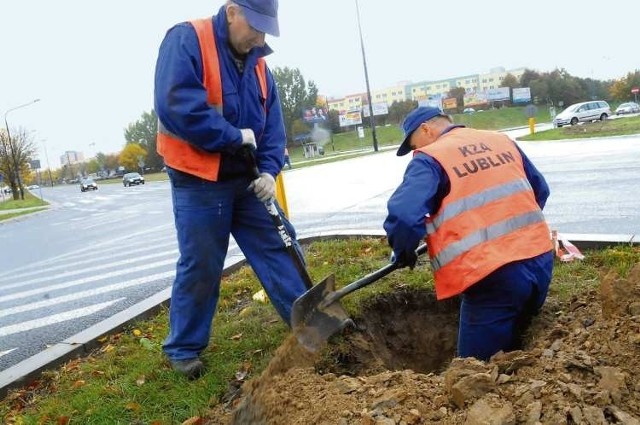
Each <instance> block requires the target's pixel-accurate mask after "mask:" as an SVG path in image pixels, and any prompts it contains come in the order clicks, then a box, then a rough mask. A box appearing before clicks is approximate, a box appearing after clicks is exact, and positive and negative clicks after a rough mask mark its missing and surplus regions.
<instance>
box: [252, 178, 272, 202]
mask: <svg viewBox="0 0 640 425" xmlns="http://www.w3.org/2000/svg"><path fill="white" fill-rule="evenodd" d="M249 189H252V190H253V192H254V193H255V194H256V196H257V197H258V199H259V200H260V202H267V201H269V200H270V199H273V197H274V196H275V194H276V181H275V179H274V178H273V176H272V175H271V174H269V173H260V177H258V178H257V179H255V180H254V181H252V182H251V184H250V185H249Z"/></svg>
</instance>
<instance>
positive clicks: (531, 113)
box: [524, 105, 538, 118]
mask: <svg viewBox="0 0 640 425" xmlns="http://www.w3.org/2000/svg"><path fill="white" fill-rule="evenodd" d="M524 113H525V114H526V115H527V118H533V117H535V116H536V114H537V113H538V108H536V106H535V105H527V107H526V108H524Z"/></svg>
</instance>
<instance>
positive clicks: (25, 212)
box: [0, 208, 46, 221]
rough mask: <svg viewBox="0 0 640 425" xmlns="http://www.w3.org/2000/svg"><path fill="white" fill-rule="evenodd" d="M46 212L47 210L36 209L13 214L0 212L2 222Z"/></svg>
mask: <svg viewBox="0 0 640 425" xmlns="http://www.w3.org/2000/svg"><path fill="white" fill-rule="evenodd" d="M44 210H46V208H34V209H32V210H27V211H19V212H12V213H3V212H2V211H0V221H4V220H9V219H10V218H15V217H20V216H22V215H28V214H32V213H36V212H40V211H44Z"/></svg>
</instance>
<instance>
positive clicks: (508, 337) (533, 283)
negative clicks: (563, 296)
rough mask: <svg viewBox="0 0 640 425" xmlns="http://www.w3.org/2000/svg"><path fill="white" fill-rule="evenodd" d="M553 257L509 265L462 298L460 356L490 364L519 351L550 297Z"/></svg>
mask: <svg viewBox="0 0 640 425" xmlns="http://www.w3.org/2000/svg"><path fill="white" fill-rule="evenodd" d="M552 272H553V253H551V252H548V253H545V254H542V255H538V256H536V257H533V258H530V259H527V260H521V261H516V262H513V263H509V264H506V265H504V266H502V267H500V268H499V269H497V270H496V271H494V272H493V273H491V274H490V275H489V276H487V277H486V278H484V279H482V280H481V281H479V282H477V283H476V284H474V285H473V286H471V287H469V288H468V289H467V290H466V291H465V292H464V293H463V294H462V296H461V298H462V303H461V305H460V327H459V330H458V356H459V357H475V358H478V359H480V360H488V359H489V358H490V357H491V356H492V355H494V354H495V353H497V352H498V351H500V350H503V351H505V352H506V351H513V350H517V349H520V348H521V347H520V345H521V342H522V341H521V340H522V335H523V333H524V331H526V329H527V328H528V326H529V324H530V323H531V319H532V318H533V316H535V315H536V314H537V313H538V312H539V310H540V308H541V307H542V305H543V304H544V301H545V299H546V297H547V291H548V290H549V283H551V275H552Z"/></svg>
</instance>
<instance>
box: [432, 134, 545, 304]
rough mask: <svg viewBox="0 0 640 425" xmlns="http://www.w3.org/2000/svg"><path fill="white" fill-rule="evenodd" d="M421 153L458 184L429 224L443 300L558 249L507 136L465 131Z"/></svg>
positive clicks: (438, 295) (435, 273)
mask: <svg viewBox="0 0 640 425" xmlns="http://www.w3.org/2000/svg"><path fill="white" fill-rule="evenodd" d="M420 151H423V152H425V153H427V154H428V155H430V156H432V157H433V158H435V159H436V160H437V161H438V162H439V163H440V164H441V165H442V167H443V169H444V170H445V172H446V173H447V175H448V177H449V180H450V183H451V190H450V193H449V194H448V195H447V196H445V198H444V199H443V201H442V205H441V206H440V209H439V210H438V211H437V213H436V214H434V215H433V216H431V217H428V218H427V223H426V230H427V238H426V239H427V244H428V247H429V256H430V259H431V264H432V267H433V271H434V277H435V288H436V295H437V298H438V299H443V298H448V297H451V296H454V295H457V294H460V293H462V292H464V290H465V289H466V288H468V287H469V286H471V285H473V284H474V283H476V282H478V281H479V280H481V279H483V278H484V277H486V276H487V275H489V274H490V273H492V272H493V271H495V270H496V269H497V268H499V267H501V266H503V265H505V264H507V263H510V262H513V261H518V260H522V259H526V258H531V257H534V256H536V255H539V254H542V253H544V252H547V251H549V250H550V249H551V242H550V237H549V229H548V227H547V224H546V222H545V219H544V215H543V214H542V211H541V210H540V208H539V206H538V204H537V203H536V201H535V195H534V193H533V190H532V188H531V185H530V184H529V181H528V180H527V178H526V174H525V172H524V166H523V164H522V157H521V155H520V153H519V152H518V150H517V148H516V147H515V145H514V143H513V142H511V141H510V140H509V139H508V138H507V137H506V136H503V135H500V134H497V133H492V132H482V131H478V130H472V129H465V128H460V129H456V130H454V131H452V132H450V133H447V134H446V135H444V136H442V137H441V138H440V139H438V141H437V142H436V143H434V144H432V145H429V146H426V147H424V148H421V149H420ZM462 170H465V171H462ZM476 174H477V175H476Z"/></svg>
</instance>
